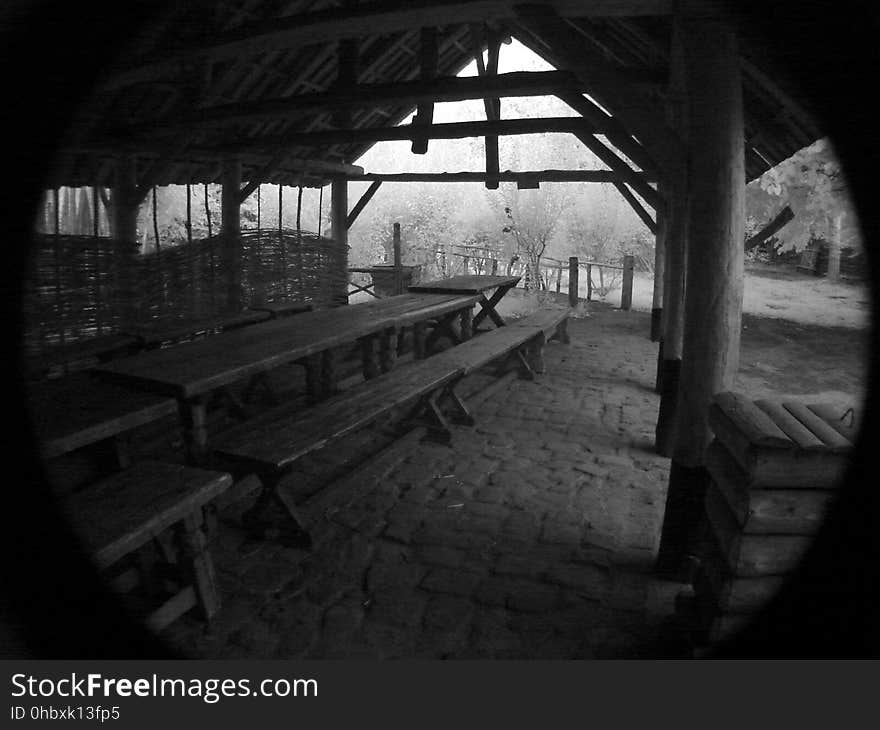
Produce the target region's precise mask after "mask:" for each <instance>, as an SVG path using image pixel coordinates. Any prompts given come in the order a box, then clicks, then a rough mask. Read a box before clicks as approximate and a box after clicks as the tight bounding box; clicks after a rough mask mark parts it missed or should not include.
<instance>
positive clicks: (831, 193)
mask: <svg viewBox="0 0 880 730" xmlns="http://www.w3.org/2000/svg"><path fill="white" fill-rule="evenodd" d="M786 204H787V205H789V206H791V209H792V211H793V212H794V214H795V217H794V220H792V221H791V222H790V223H788V224H787V225H786V226H785V227H784V228H782V229H781V230H780V231H779V232H778V233H777V234H776V236H775V238H776V241H775V246H776V249H777V250H778V252H780V253H784V252H787V251H802V250H804V249H806V248H807V247H808V246H809V245H810V243H811V241H814V240H819V239H830V238H831V237H832V236H834V235H836V233H837V232H838V230H839V233H840V244H841V245H842V246H843V247H852V248H855V249H861V248H862V244H861V236H860V234H859V229H858V220H857V218H856V215H855V210H854V208H853V205H852V201H851V199H850V197H849V192H848V190H847V186H846V181H845V178H844V175H843V171H842V169H841V166H840V162H839V161H838V159H837V158H836V156H835V155H834V150H833V148H832V147H831V144H830V142H829V141H828V140H827V139H821V140H819V141H817V142H815V143H814V144H812V145H810V146H809V147H806V148H804V149H803V150H801V151H800V152H798V153H796V154H795V155H793V156H792V157H790V158H789V159H788V160H785V161H784V162H782V163H780V164H779V165H777V166H776V167H774V168H772V169H771V170H768V171H767V172H766V173H764V174H763V175H762V176H761V177H760V178H758V179H757V180H755V181H753V182H752V183H750V184H749V185H748V186H747V187H746V209H747V223H746V231H747V234H746V235H747V236H748V235H752V234H753V233H754V232H755V231H757V230H758V229H759V228H760V227H761V226H763V225H764V224H766V223H767V222H768V221H769V220H770V219H771V218H773V216H775V215H776V214H777V213H778V212H779V211H780V210H781V209H782V208H783V206H785V205H786ZM756 255H758V256H760V255H761V254H760V252H759V253H757V254H756Z"/></svg>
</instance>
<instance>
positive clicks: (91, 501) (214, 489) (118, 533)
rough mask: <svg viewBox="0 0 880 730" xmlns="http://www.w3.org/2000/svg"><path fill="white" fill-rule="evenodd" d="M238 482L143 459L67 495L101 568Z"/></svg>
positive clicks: (78, 527) (74, 522)
mask: <svg viewBox="0 0 880 730" xmlns="http://www.w3.org/2000/svg"><path fill="white" fill-rule="evenodd" d="M231 484H232V477H231V476H230V475H229V474H226V473H224V472H216V471H206V470H203V469H195V468H192V467H188V466H182V465H179V464H166V463H163V462H158V461H144V462H139V463H137V464H135V465H134V466H132V467H131V468H130V469H126V470H125V471H122V472H120V473H118V474H115V475H113V476H112V477H109V478H107V479H103V480H101V481H99V482H97V483H96V484H94V485H91V486H90V487H88V488H86V489H84V490H83V491H81V492H79V493H77V494H74V495H72V496H71V497H69V498H67V499H65V500H64V509H65V512H66V513H67V514H68V516H69V519H70V522H71V524H72V525H73V527H74V529H75V531H76V532H77V533H78V534H79V535H80V537H81V539H82V540H83V543H84V544H85V546H86V547H87V548H88V549H89V550H90V552H91V553H92V556H93V559H94V561H95V563H96V564H97V565H98V567H99V568H107V567H109V566H111V565H113V563H115V562H116V561H117V560H119V559H120V558H122V557H124V556H125V555H127V554H128V553H130V552H132V551H134V550H136V549H138V548H139V547H141V546H142V545H145V544H146V543H147V542H149V541H150V540H151V539H152V538H154V537H157V536H158V535H159V534H161V533H162V532H164V531H165V530H167V529H168V528H169V527H171V525H173V524H175V523H176V522H180V521H182V520H183V519H184V518H185V517H186V516H187V515H189V514H191V513H193V512H194V511H195V510H197V509H199V508H201V507H202V506H203V505H205V504H206V503H208V502H210V501H211V500H213V499H215V498H216V497H218V496H219V495H220V494H222V493H223V491H224V490H226V489H227V488H228V487H229V486H230V485H231Z"/></svg>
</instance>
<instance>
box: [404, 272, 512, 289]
mask: <svg viewBox="0 0 880 730" xmlns="http://www.w3.org/2000/svg"><path fill="white" fill-rule="evenodd" d="M520 278H522V277H519V276H491V275H489V274H461V275H459V276H452V277H450V278H448V279H436V280H434V281H422V282H420V283H418V284H413V285H412V286H411V287H409V290H410V291H411V292H435V293H443V294H481V293H483V292H484V291H487V290H489V289H497V288H498V287H500V286H516V284H517V283H518V282H519V280H520Z"/></svg>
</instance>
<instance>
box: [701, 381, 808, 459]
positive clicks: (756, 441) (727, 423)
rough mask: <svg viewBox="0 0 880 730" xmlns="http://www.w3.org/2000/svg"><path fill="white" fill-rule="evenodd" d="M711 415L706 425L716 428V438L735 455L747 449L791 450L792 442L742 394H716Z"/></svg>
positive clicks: (729, 392)
mask: <svg viewBox="0 0 880 730" xmlns="http://www.w3.org/2000/svg"><path fill="white" fill-rule="evenodd" d="M712 414H713V415H712V416H710V419H709V425H710V426H711V427H712V429H713V430H714V429H717V430H716V433H715V435H716V436H717V437H718V438H719V439H720V440H721V441H722V442H724V444H725V446H727V447H728V448H729V449H731V451H732V452H734V453H736V451H743V450H746V449H748V448H750V447H761V448H767V449H791V448H794V444H793V443H792V441H791V439H789V438H788V436H786V435H785V433H783V431H782V430H781V429H780V428H779V427H778V426H777V425H776V424H775V423H774V422H773V421H772V420H771V419H770V417H769V416H768V415H767V414H766V413H764V412H763V411H762V410H760V409H759V408H758V407H757V406H755V404H754V403H752V401H751V400H749V399H748V398H746V397H745V396H744V395H741V394H739V393H734V392H731V391H728V392H724V393H718V394H717V395H716V396H715V402H714V407H713V409H712ZM719 431H720V432H721V433H718V432H719ZM725 438H728V439H729V443H728V441H725ZM734 447H735V448H734Z"/></svg>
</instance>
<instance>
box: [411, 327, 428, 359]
mask: <svg viewBox="0 0 880 730" xmlns="http://www.w3.org/2000/svg"><path fill="white" fill-rule="evenodd" d="M427 339H428V324H427V322H416V323H415V324H414V325H413V355H414V357H415V358H416V360H423V359H424V358H425V357H426V356H427V354H428V352H427Z"/></svg>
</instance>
